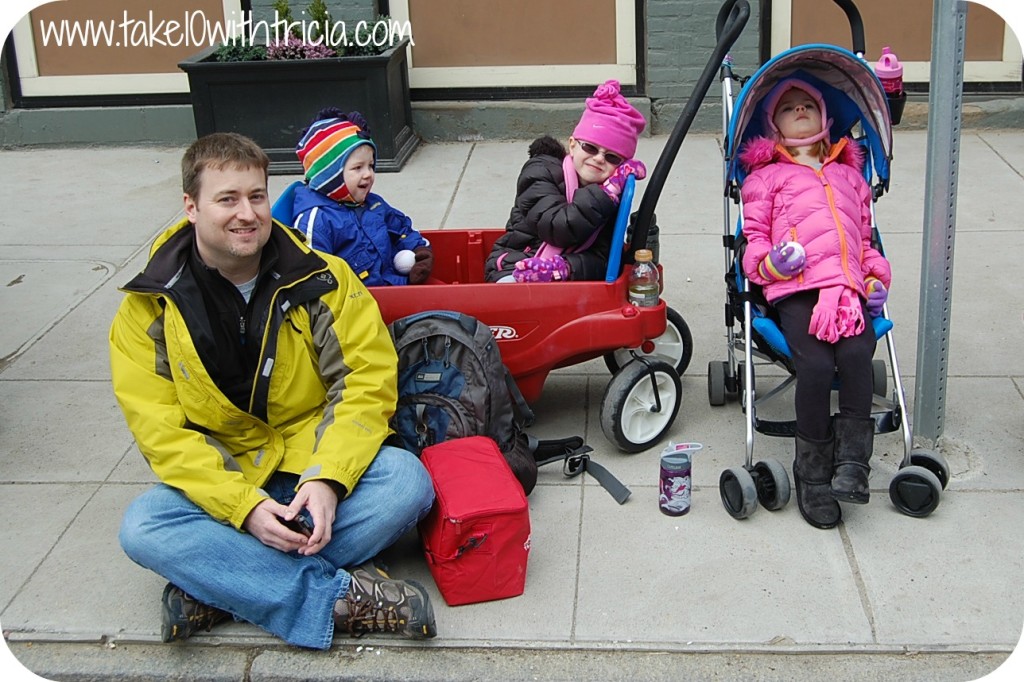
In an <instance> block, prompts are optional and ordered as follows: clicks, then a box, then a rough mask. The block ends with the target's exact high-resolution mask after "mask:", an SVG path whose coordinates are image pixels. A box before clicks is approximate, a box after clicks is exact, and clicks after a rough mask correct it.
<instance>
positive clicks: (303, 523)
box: [281, 514, 313, 538]
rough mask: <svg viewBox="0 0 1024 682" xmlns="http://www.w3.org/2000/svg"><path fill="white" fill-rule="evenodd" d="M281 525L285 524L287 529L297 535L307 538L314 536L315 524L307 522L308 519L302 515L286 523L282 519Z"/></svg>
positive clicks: (297, 515)
mask: <svg viewBox="0 0 1024 682" xmlns="http://www.w3.org/2000/svg"><path fill="white" fill-rule="evenodd" d="M281 523H283V524H284V525H285V526H286V527H287V528H290V529H291V530H293V531H295V532H296V533H300V534H302V535H305V536H306V537H307V538H308V537H309V536H310V535H312V534H313V524H312V523H310V522H309V521H307V520H306V517H305V516H303V515H302V514H296V515H295V518H294V519H292V520H291V521H285V520H284V519H281Z"/></svg>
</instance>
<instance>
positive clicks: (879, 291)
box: [864, 277, 889, 317]
mask: <svg viewBox="0 0 1024 682" xmlns="http://www.w3.org/2000/svg"><path fill="white" fill-rule="evenodd" d="M864 288H865V289H866V290H867V292H868V300H867V303H865V305H864V307H866V308H867V309H868V315H870V316H871V317H878V316H879V315H881V314H882V306H884V305H885V302H886V301H887V300H888V299H889V292H888V290H886V288H885V285H884V284H882V280H880V279H878V278H876V277H868V278H867V279H866V280H864Z"/></svg>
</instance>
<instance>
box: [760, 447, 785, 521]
mask: <svg viewBox="0 0 1024 682" xmlns="http://www.w3.org/2000/svg"><path fill="white" fill-rule="evenodd" d="M751 473H752V474H753V477H754V485H755V486H756V487H757V501H758V502H760V503H761V506H762V507H764V508H765V509H767V510H768V511H778V510H780V509H782V508H783V507H785V506H786V504H788V503H789V495H790V486H789V474H787V473H786V469H785V467H783V466H782V465H781V464H779V463H778V462H777V461H776V460H774V459H765V460H762V461H760V462H758V463H757V464H755V465H754V470H753V472H751Z"/></svg>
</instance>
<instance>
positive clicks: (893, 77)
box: [875, 46, 903, 97]
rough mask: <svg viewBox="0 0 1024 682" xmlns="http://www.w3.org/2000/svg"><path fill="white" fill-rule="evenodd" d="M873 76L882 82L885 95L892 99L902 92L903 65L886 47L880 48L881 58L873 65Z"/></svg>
mask: <svg viewBox="0 0 1024 682" xmlns="http://www.w3.org/2000/svg"><path fill="white" fill-rule="evenodd" d="M875 75H876V76H878V80H880V81H882V89H883V90H885V94H886V95H888V96H890V97H893V96H896V95H899V94H900V93H901V92H903V65H902V64H900V60H899V59H898V58H897V57H896V55H895V54H893V52H892V50H891V49H889V47H888V46H886V47H883V48H882V56H881V57H879V58H878V62H876V63H875Z"/></svg>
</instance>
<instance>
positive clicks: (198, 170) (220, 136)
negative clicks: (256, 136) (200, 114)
mask: <svg viewBox="0 0 1024 682" xmlns="http://www.w3.org/2000/svg"><path fill="white" fill-rule="evenodd" d="M227 166H234V167H236V168H243V169H244V168H261V169H262V170H263V175H264V176H266V175H267V169H268V168H269V167H270V157H268V156H267V155H266V153H265V152H264V151H263V150H262V149H260V146H259V145H258V144H256V142H254V141H253V140H251V139H249V138H248V137H246V136H245V135H239V134H238V133H212V134H210V135H205V136H203V137H200V138H199V139H198V140H196V141H195V142H193V143H192V144H191V145H190V146H189V148H188V149H186V150H185V155H184V156H183V157H181V189H182V191H183V192H184V193H185V194H187V195H189V196H190V197H192V198H193V199H195V198H196V197H198V196H199V185H200V182H199V177H200V175H201V174H202V172H203V171H204V170H206V169H207V168H214V169H221V168H225V167H227Z"/></svg>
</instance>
